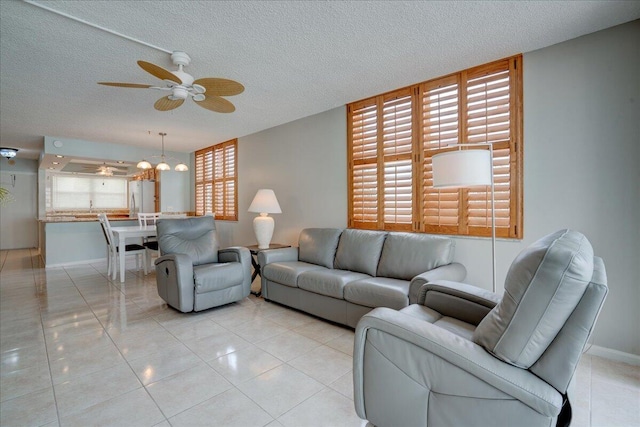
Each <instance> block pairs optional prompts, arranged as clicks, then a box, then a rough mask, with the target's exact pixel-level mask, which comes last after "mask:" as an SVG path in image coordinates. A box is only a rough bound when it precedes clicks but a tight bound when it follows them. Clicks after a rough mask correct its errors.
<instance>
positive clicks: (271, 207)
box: [249, 189, 282, 213]
mask: <svg viewBox="0 0 640 427" xmlns="http://www.w3.org/2000/svg"><path fill="white" fill-rule="evenodd" d="M249 212H256V213H282V210H281V209H280V205H279V204H278V199H276V194H275V193H274V192H273V190H270V189H262V190H258V192H257V193H256V196H255V197H254V198H253V201H252V202H251V205H250V206H249Z"/></svg>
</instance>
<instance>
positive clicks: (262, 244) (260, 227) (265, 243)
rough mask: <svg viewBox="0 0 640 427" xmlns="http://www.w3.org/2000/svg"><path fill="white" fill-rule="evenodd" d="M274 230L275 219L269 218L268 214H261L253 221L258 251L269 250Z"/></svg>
mask: <svg viewBox="0 0 640 427" xmlns="http://www.w3.org/2000/svg"><path fill="white" fill-rule="evenodd" d="M274 228H275V222H274V221H273V218H271V217H270V216H267V214H260V216H257V217H255V218H254V219H253V232H254V233H256V240H257V241H258V249H268V248H269V243H271V238H272V237H273V229H274Z"/></svg>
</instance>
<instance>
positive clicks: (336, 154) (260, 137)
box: [217, 106, 347, 246]
mask: <svg viewBox="0 0 640 427" xmlns="http://www.w3.org/2000/svg"><path fill="white" fill-rule="evenodd" d="M346 134H347V127H346V109H345V107H344V106H342V107H339V108H336V109H333V110H330V111H326V112H324V113H320V114H317V115H314V116H310V117H306V118H303V119H300V120H296V121H294V122H291V123H287V124H284V125H281V126H278V127H275V128H271V129H268V130H265V131H262V132H259V133H256V134H253V135H249V136H245V137H242V138H239V139H238V170H239V177H238V221H237V222H232V221H218V223H217V227H218V234H219V237H220V239H221V242H222V243H223V244H226V245H231V244H235V245H252V244H256V243H257V242H256V239H255V234H254V233H253V226H252V221H253V218H254V217H255V216H256V215H257V214H254V213H250V212H247V209H249V205H250V204H251V201H252V200H253V197H254V196H255V194H256V192H257V191H258V190H259V189H261V188H271V189H273V191H274V192H275V194H276V197H277V199H278V202H279V204H280V207H281V209H282V213H281V214H273V215H271V216H273V218H274V220H275V223H276V225H275V231H274V235H273V239H272V242H274V243H285V244H291V245H296V246H297V242H298V235H299V234H300V230H302V229H303V228H307V227H340V228H344V227H346V224H347V185H346V183H347V150H346V139H345V138H346Z"/></svg>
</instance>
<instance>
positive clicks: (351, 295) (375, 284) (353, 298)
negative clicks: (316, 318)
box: [344, 277, 410, 310]
mask: <svg viewBox="0 0 640 427" xmlns="http://www.w3.org/2000/svg"><path fill="white" fill-rule="evenodd" d="M409 283H410V282H408V281H406V280H398V279H390V278H387V277H371V278H369V279H362V280H357V281H355V282H350V283H347V284H346V286H345V287H344V299H345V300H347V301H349V302H352V303H354V304H359V305H364V306H366V307H389V308H393V309H396V310H400V309H401V308H404V307H406V306H407V305H409V297H408V295H409Z"/></svg>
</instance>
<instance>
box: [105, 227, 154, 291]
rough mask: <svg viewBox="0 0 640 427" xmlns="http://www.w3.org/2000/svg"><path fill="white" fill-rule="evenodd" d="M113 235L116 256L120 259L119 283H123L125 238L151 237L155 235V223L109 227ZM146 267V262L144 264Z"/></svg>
mask: <svg viewBox="0 0 640 427" xmlns="http://www.w3.org/2000/svg"><path fill="white" fill-rule="evenodd" d="M111 231H112V232H113V235H114V237H116V238H117V239H118V253H119V254H120V255H119V256H118V258H119V259H120V263H119V264H120V266H119V267H120V283H124V271H125V268H124V264H125V256H124V254H126V245H127V239H134V238H135V239H139V238H142V237H151V236H155V235H156V226H155V225H146V226H141V225H129V226H123V227H111ZM145 268H146V264H145Z"/></svg>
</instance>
